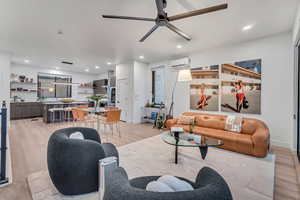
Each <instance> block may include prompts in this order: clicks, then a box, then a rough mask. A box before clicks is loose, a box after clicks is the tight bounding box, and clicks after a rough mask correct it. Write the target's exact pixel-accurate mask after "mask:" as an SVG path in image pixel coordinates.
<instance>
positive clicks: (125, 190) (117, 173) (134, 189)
mask: <svg viewBox="0 0 300 200" xmlns="http://www.w3.org/2000/svg"><path fill="white" fill-rule="evenodd" d="M105 177H106V178H105V194H104V200H121V199H125V200H137V199H138V200H216V199H217V200H232V195H231V191H230V188H229V186H228V185H227V183H226V181H225V180H224V179H223V177H222V176H220V175H219V174H218V173H217V172H216V171H215V170H213V169H211V168H208V167H204V168H202V169H201V170H200V171H199V173H198V175H197V177H196V178H195V180H196V181H195V182H191V181H189V180H186V179H184V178H179V179H180V180H184V181H186V182H189V183H191V185H192V186H193V188H194V190H192V191H182V192H152V191H147V190H145V189H146V186H147V184H148V183H150V182H152V181H155V180H157V179H158V178H159V176H146V177H138V178H135V179H132V180H128V176H127V173H126V171H125V170H124V169H123V168H121V167H118V168H110V169H108V170H107V171H106V173H105Z"/></svg>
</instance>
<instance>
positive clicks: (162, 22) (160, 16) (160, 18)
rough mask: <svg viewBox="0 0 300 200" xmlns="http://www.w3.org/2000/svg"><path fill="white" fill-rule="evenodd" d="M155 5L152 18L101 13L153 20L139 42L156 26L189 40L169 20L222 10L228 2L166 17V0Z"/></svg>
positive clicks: (127, 18) (113, 16)
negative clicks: (154, 14)
mask: <svg viewBox="0 0 300 200" xmlns="http://www.w3.org/2000/svg"><path fill="white" fill-rule="evenodd" d="M155 2H156V7H157V17H156V18H155V19H154V18H144V17H128V16H117V15H102V17H103V18H110V19H126V20H140V21H149V22H155V26H154V27H153V28H152V29H151V30H150V31H149V32H148V33H146V35H145V36H144V37H143V38H142V39H141V40H140V42H144V41H145V40H146V39H147V38H148V37H149V36H150V35H151V34H152V33H153V32H154V31H155V30H156V29H157V28H158V27H160V26H166V27H167V28H169V29H170V30H171V31H173V32H175V33H177V34H178V35H180V36H181V37H183V38H184V39H186V40H188V41H190V40H191V39H192V38H191V37H190V36H188V35H187V34H185V33H184V32H183V31H181V30H180V29H178V28H177V27H176V26H174V25H172V24H171V23H170V22H172V21H176V20H180V19H184V18H188V17H193V16H197V15H203V14H206V13H210V12H215V11H218V10H223V9H226V8H227V7H228V4H226V3H225V4H220V5H217V6H212V7H208V8H204V9H200V10H195V11H190V12H187V13H182V14H178V15H174V16H171V17H168V14H167V13H166V11H165V10H164V9H165V8H166V7H167V0H155Z"/></svg>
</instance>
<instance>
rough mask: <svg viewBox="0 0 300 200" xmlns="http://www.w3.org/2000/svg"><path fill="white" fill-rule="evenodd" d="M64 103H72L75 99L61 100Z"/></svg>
mask: <svg viewBox="0 0 300 200" xmlns="http://www.w3.org/2000/svg"><path fill="white" fill-rule="evenodd" d="M60 101H61V102H63V103H72V102H73V101H74V100H73V99H69V98H64V99H61V100H60Z"/></svg>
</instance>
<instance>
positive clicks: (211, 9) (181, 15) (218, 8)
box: [169, 3, 228, 21]
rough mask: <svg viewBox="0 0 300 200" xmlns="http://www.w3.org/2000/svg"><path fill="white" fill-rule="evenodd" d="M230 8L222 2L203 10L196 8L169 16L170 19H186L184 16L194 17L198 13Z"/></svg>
mask: <svg viewBox="0 0 300 200" xmlns="http://www.w3.org/2000/svg"><path fill="white" fill-rule="evenodd" d="M226 8H228V4H227V3H226V4H221V5H217V6H212V7H208V8H204V9H201V10H195V11H191V12H187V13H183V14H179V15H174V16H171V17H169V21H175V20H179V19H184V18H188V17H193V16H197V15H203V14H206V13H210V12H215V11H218V10H223V9H226Z"/></svg>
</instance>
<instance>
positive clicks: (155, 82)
mask: <svg viewBox="0 0 300 200" xmlns="http://www.w3.org/2000/svg"><path fill="white" fill-rule="evenodd" d="M164 75H165V70H164V67H158V68H155V69H152V102H154V103H155V104H161V103H164V94H165V82H164Z"/></svg>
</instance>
